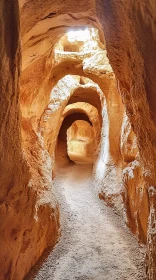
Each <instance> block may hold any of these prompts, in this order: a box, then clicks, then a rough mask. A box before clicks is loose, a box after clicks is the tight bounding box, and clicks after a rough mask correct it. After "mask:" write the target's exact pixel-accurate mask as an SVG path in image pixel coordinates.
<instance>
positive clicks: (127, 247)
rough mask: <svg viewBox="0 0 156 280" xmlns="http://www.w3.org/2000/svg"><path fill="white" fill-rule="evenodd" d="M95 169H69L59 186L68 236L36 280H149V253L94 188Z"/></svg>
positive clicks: (64, 232)
mask: <svg viewBox="0 0 156 280" xmlns="http://www.w3.org/2000/svg"><path fill="white" fill-rule="evenodd" d="M91 173H92V169H91V166H84V165H74V164H73V165H68V166H66V167H64V168H62V169H61V170H59V172H58V174H57V176H56V179H55V181H54V184H55V190H56V196H57V199H58V201H59V203H60V212H61V227H62V236H61V238H60V241H59V243H58V244H57V245H56V246H55V248H54V249H53V250H52V251H51V252H50V254H49V255H48V257H47V259H46V260H45V261H44V262H43V263H42V265H41V267H40V268H39V270H38V271H37V272H36V274H35V276H31V277H29V279H36V280H41V279H44V280H93V279H94V280H116V279H119V280H138V279H140V280H143V279H145V274H144V272H145V268H144V266H145V264H144V252H143V251H144V250H143V249H142V250H140V249H139V246H138V243H137V241H136V240H135V238H134V237H133V236H132V235H131V234H130V232H129V230H128V229H127V228H126V226H125V225H124V223H123V222H122V219H121V218H120V217H119V216H118V215H117V214H116V213H114V212H113V210H112V209H111V208H109V207H106V206H105V205H104V202H103V201H100V200H99V198H98V197H97V196H96V194H95V190H94V188H93V185H92V176H91Z"/></svg>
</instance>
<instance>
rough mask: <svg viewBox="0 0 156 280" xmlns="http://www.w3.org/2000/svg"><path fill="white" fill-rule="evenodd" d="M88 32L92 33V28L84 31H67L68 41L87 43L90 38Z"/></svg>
mask: <svg viewBox="0 0 156 280" xmlns="http://www.w3.org/2000/svg"><path fill="white" fill-rule="evenodd" d="M90 31H92V32H93V28H90V29H88V28H86V29H84V30H75V31H73V30H72V31H69V32H68V33H67V34H68V41H69V42H74V41H83V42H84V41H88V40H89V39H90V37H91V34H90Z"/></svg>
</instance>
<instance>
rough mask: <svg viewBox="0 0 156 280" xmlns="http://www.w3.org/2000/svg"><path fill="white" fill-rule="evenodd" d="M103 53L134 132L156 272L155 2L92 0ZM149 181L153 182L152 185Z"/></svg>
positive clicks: (151, 271)
mask: <svg viewBox="0 0 156 280" xmlns="http://www.w3.org/2000/svg"><path fill="white" fill-rule="evenodd" d="M96 4H97V12H98V16H99V18H100V19H101V23H102V24H103V28H104V33H105V39H106V45H107V50H108V57H109V59H110V63H111V65H112V67H113V70H114V72H115V75H116V77H117V79H118V81H119V86H120V92H121V95H122V100H123V103H124V105H125V108H126V112H127V114H128V117H129V119H130V122H131V124H132V128H133V130H134V133H135V134H136V137H137V144H138V148H139V152H140V155H141V160H142V161H143V164H144V178H145V180H146V182H147V190H148V189H149V190H151V191H149V194H150V196H149V200H150V217H149V227H148V244H149V245H148V266H149V270H148V277H149V279H152V280H153V279H155V278H156V269H155V267H156V256H155V251H156V243H155V236H156V230H155V219H156V214H155V208H154V207H155V186H156V176H155V174H156V172H155V171H156V141H155V139H156V126H155V120H156V102H155V83H156V82H155V78H154V73H155V71H156V60H155V59H153V58H154V57H155V44H156V2H155V1H153V0H151V1H149V2H148V1H145V0H144V1H141V0H139V1H135V0H133V1H124V0H123V1H120V2H119V1H116V0H111V1H98V0H97V1H96ZM151 187H152V188H151Z"/></svg>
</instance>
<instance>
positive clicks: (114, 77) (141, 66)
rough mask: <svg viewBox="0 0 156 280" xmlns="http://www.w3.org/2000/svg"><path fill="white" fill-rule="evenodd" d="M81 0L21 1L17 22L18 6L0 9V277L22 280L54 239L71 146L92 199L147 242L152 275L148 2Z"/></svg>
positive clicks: (154, 148) (153, 115) (155, 144)
mask: <svg viewBox="0 0 156 280" xmlns="http://www.w3.org/2000/svg"><path fill="white" fill-rule="evenodd" d="M79 2H80V1H76V2H75V1H74V2H72V1H70V0H66V1H60V0H56V1H50V0H49V1H45V0H42V1H41V0H37V1H34V0H31V1H30V0H20V1H19V5H20V18H19V11H18V3H17V1H14V2H13V1H10V2H8V1H4V0H2V1H1V4H0V23H1V24H0V28H1V36H0V42H1V52H0V63H1V67H0V71H1V80H0V90H1V96H2V98H1V100H0V102H1V112H0V116H1V124H0V133H1V140H0V141H1V143H0V151H1V165H0V167H1V170H0V176H1V185H2V187H1V192H0V197H1V201H0V202H1V204H0V207H1V212H0V213H1V221H2V222H1V228H0V239H2V241H1V242H3V244H5V246H4V249H3V250H0V262H1V269H2V271H1V278H2V279H5V280H6V279H13V280H15V279H16V280H17V279H19V280H20V279H23V277H24V276H25V275H26V273H27V272H28V271H29V269H30V268H31V267H32V266H33V265H34V264H35V263H36V261H37V260H38V258H39V257H40V256H41V254H42V252H43V250H44V249H45V248H46V247H47V246H50V245H52V246H53V245H54V244H55V242H56V240H57V237H58V235H59V209H58V204H57V201H56V199H55V196H54V194H53V187H52V177H54V176H55V167H56V162H57V160H58V162H59V161H61V162H62V163H63V164H67V163H69V157H70V159H71V160H73V161H75V162H76V163H77V160H76V159H75V160H74V158H73V156H72V155H71V154H72V152H73V151H74V152H73V153H74V156H75V155H76V150H75V147H77V150H79V152H80V151H81V159H82V158H85V156H86V158H87V159H91V160H90V163H93V165H94V168H93V169H94V172H93V174H94V186H95V189H96V192H97V194H98V195H99V197H100V198H101V199H103V200H104V201H105V202H106V204H107V205H109V206H112V207H115V208H116V209H117V210H119V211H120V212H121V211H123V212H124V218H125V221H126V223H127V225H128V226H129V227H130V229H131V230H132V232H133V233H134V234H135V235H137V237H138V240H139V241H140V242H142V243H146V242H147V243H148V244H147V245H148V246H147V247H148V252H147V260H148V262H147V266H148V277H149V279H150V280H155V279H156V256H155V251H156V244H155V243H156V241H155V236H156V229H155V207H156V200H155V182H156V180H155V179H156V176H155V174H156V172H155V171H156V154H155V153H156V141H155V139H156V127H155V123H156V102H155V87H156V85H155V83H156V82H155V78H154V75H155V72H156V71H155V70H156V60H155V59H154V55H155V43H156V42H155V41H156V26H155V22H156V4H155V2H154V0H150V1H149V3H148V5H147V1H146V0H143V1H142V0H138V1H135V0H132V1H125V0H121V1H116V0H110V1H106V0H104V1H102V0H96V1H95V0H89V1H85V0H84V1H81V5H80V3H79ZM19 19H20V21H21V30H20V28H19ZM84 27H85V28H84ZM86 27H87V28H88V29H86ZM80 29H83V32H84V33H82V34H83V35H82V34H81V36H80V33H79V30H80ZM74 30H77V32H75V33H74V32H73V31H74ZM20 31H21V34H20ZM69 31H70V32H69ZM20 38H21V48H20ZM21 58H22V69H21V77H20V64H21ZM19 77H20V94H19ZM19 103H20V104H19ZM20 109H21V113H20ZM86 122H87V124H86ZM82 140H83V141H82ZM73 142H74V143H75V144H74V146H73ZM82 142H83V143H82ZM80 146H81V148H80ZM84 154H85V156H84ZM80 162H81V161H80ZM148 221H149V222H148Z"/></svg>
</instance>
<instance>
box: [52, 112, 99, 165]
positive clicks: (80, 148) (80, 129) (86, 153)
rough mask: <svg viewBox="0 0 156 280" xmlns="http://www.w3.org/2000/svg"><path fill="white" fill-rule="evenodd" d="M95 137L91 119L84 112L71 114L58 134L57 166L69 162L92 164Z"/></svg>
mask: <svg viewBox="0 0 156 280" xmlns="http://www.w3.org/2000/svg"><path fill="white" fill-rule="evenodd" d="M94 137H95V135H94V130H93V127H92V122H91V121H90V119H89V117H88V116H87V115H86V114H85V113H82V112H72V111H71V112H69V115H67V116H65V118H64V120H63V122H62V125H61V128H60V131H59V134H58V139H57V144H56V151H55V154H56V155H55V160H56V162H57V166H59V165H60V163H61V164H63V163H69V162H74V163H76V164H86V163H88V164H89V163H91V164H92V163H93V160H94V151H95V140H94ZM76 158H77V159H76Z"/></svg>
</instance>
